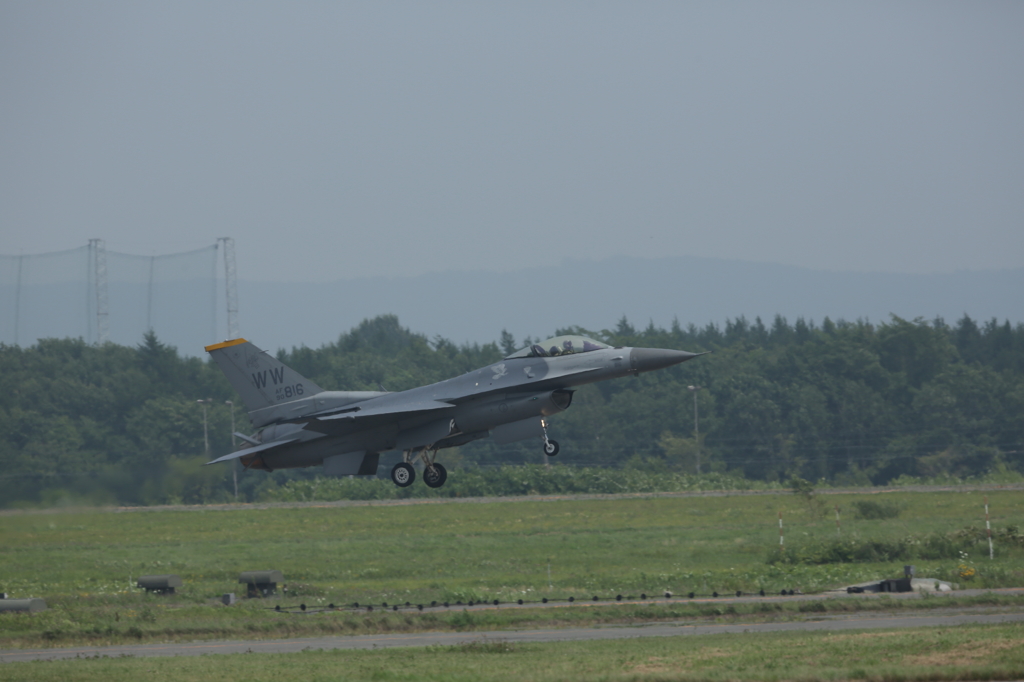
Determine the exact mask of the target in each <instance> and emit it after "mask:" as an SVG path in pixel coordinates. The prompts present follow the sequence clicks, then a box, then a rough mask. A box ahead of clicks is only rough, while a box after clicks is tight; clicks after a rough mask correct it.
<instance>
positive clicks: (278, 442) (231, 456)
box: [207, 438, 299, 464]
mask: <svg viewBox="0 0 1024 682" xmlns="http://www.w3.org/2000/svg"><path fill="white" fill-rule="evenodd" d="M297 440H299V439H298V438H289V439H288V440H276V441H274V442H273V443H264V444H263V445H257V446H256V447H254V448H246V449H245V450H235V451H234V452H232V453H231V454H229V455H224V456H223V457H218V458H217V459H215V460H213V461H210V462H207V464H216V463H217V462H227V461H228V460H231V459H238V458H239V457H245V456H246V455H254V454H256V453H257V452H263V451H264V450H271V449H273V448H277V447H281V446H282V445H287V444H288V443H294V442H295V441H297Z"/></svg>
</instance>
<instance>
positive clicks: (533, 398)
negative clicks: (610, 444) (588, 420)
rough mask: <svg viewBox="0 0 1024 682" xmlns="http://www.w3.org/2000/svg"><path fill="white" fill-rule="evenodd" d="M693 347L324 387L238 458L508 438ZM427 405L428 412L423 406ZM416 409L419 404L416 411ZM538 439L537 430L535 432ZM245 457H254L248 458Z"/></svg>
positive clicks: (507, 363) (284, 461) (305, 459)
mask: <svg viewBox="0 0 1024 682" xmlns="http://www.w3.org/2000/svg"><path fill="white" fill-rule="evenodd" d="M692 357H695V354H693V353H686V352H684V351H674V350H662V349H646V348H600V349H597V350H591V351H588V352H574V353H567V354H564V355H556V356H549V357H542V356H537V357H510V358H506V359H504V360H501V361H499V362H495V363H493V364H491V365H487V366H486V367H482V368H480V369H477V370H474V371H472V372H468V373H466V374H463V375H461V376H458V377H454V378H452V379H446V380H445V381H440V382H438V383H435V384H430V385H427V386H421V387H418V388H413V389H409V390H407V391H400V392H394V393H363V394H353V393H349V392H334V391H322V392H319V393H317V394H315V395H311V396H303V397H302V398H300V399H298V400H295V401H290V402H285V403H282V404H280V405H276V406H274V407H273V410H274V414H273V415H270V414H265V415H263V417H264V418H266V417H271V416H272V417H273V418H274V421H273V422H272V423H269V424H268V425H267V426H265V427H264V428H263V429H262V430H261V431H260V432H259V433H258V435H257V438H256V440H258V441H260V442H261V443H263V444H270V443H273V442H275V441H282V442H283V441H290V442H288V443H287V444H283V445H282V447H279V448H277V447H275V448H270V449H268V450H265V451H263V452H261V453H259V454H258V455H252V456H250V457H248V458H243V459H242V460H241V461H242V462H243V463H244V464H246V465H248V466H250V467H252V468H260V469H264V468H265V469H277V468H288V467H306V466H316V465H319V464H321V463H322V462H324V461H325V460H326V459H327V458H329V457H332V456H336V455H338V454H339V453H380V452H386V451H390V450H403V451H409V450H418V449H424V448H432V449H440V448H446V447H453V446H456V445H461V444H464V443H467V442H470V441H472V440H476V439H479V438H485V437H487V436H489V435H492V432H493V435H494V437H495V438H496V439H500V438H504V439H506V441H505V442H509V441H511V440H517V439H518V437H517V436H518V435H519V434H526V435H524V436H523V437H527V436H528V435H529V434H531V433H533V431H531V430H530V429H531V428H532V424H534V423H535V422H536V423H537V428H541V427H543V424H542V423H540V421H539V420H540V419H541V418H544V417H548V416H551V415H553V414H556V413H558V412H561V411H562V410H565V409H566V408H568V407H569V405H570V403H571V401H572V391H573V389H575V388H577V387H579V386H582V385H585V384H591V383H594V382H598V381H604V380H607V379H614V378H618V377H623V376H627V375H631V374H639V373H641V372H646V371H651V370H654V369H660V368H663V367H668V366H670V365H674V364H677V363H679V362H683V361H685V360H688V359H690V358H692ZM420 406H423V408H422V409H418V408H419V407H420ZM412 408H417V409H412ZM537 435H539V433H537ZM247 459H248V461H247Z"/></svg>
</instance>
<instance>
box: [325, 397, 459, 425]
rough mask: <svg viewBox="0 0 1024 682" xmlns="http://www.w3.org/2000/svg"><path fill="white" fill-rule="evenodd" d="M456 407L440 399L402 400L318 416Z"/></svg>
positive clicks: (352, 416)
mask: <svg viewBox="0 0 1024 682" xmlns="http://www.w3.org/2000/svg"><path fill="white" fill-rule="evenodd" d="M451 407H455V405H453V404H452V403H446V402H442V401H440V400H417V401H410V402H402V403H399V404H397V405H375V406H371V407H356V408H355V409H352V410H348V411H346V412H342V413H340V414H327V415H323V416H321V417H316V420H317V421H336V420H339V419H351V420H360V419H366V418H367V417H384V416H389V415H396V416H397V415H406V414H409V413H413V412H431V411H433V410H446V409H448V408H451Z"/></svg>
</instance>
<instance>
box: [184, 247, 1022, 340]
mask: <svg viewBox="0 0 1024 682" xmlns="http://www.w3.org/2000/svg"><path fill="white" fill-rule="evenodd" d="M1022 291H1024V268H1019V269H1013V270H998V271H983V272H968V271H963V272H955V273H947V274H924V275H917V274H892V273H867V272H838V273H837V272H824V271H819V270H812V269H809V268H800V267H793V266H786V265H774V264H769V263H751V262H744V261H735V260H721V259H712V258H696V257H680V258H657V259H641V258H628V257H619V258H611V259H608V260H604V261H598V262H594V261H567V262H565V263H563V264H561V265H559V266H551V267H537V268H528V269H524V270H519V271H516V272H507V273H486V272H447V273H438V274H430V275H419V276H415V277H400V276H394V275H382V276H379V277H367V278H359V279H349V280H339V281H336V282H330V283H310V282H291V283H276V282H257V281H241V282H240V283H239V294H240V299H241V300H240V310H241V314H240V320H241V331H242V334H243V335H244V336H246V337H248V338H250V339H251V340H253V341H254V342H255V343H257V344H258V345H261V346H263V347H265V348H268V349H270V350H275V349H277V348H281V347H285V348H290V347H292V346H298V345H303V344H305V345H307V346H311V347H317V346H320V345H321V344H323V343H327V342H330V341H333V340H335V339H336V338H337V336H338V335H339V334H340V333H341V332H343V331H347V330H348V329H350V328H351V327H353V326H354V325H356V324H358V323H359V322H360V321H361V320H362V319H364V318H367V317H373V316H376V315H380V314H384V313H394V314H396V315H398V317H399V319H400V320H401V323H402V324H403V326H406V327H409V328H410V329H412V330H413V331H415V332H421V333H425V334H427V335H428V336H431V337H433V336H435V335H440V336H443V337H445V338H447V339H451V340H452V341H455V342H456V343H462V342H466V341H468V342H480V343H487V342H490V341H494V340H496V339H497V338H498V335H499V334H500V332H501V330H502V329H508V330H509V331H510V332H511V333H512V334H513V335H514V336H515V337H516V339H517V340H521V339H522V338H523V337H525V336H526V335H531V336H547V335H550V334H552V333H553V332H554V330H555V329H556V328H559V327H565V326H569V325H579V326H581V327H585V328H588V329H601V328H608V327H612V326H614V325H615V323H616V321H617V320H618V319H619V318H621V317H622V316H623V315H626V316H627V317H628V318H629V320H630V322H632V323H633V324H634V326H639V327H643V326H646V325H647V323H648V322H649V321H651V320H653V321H654V323H655V324H656V325H658V326H663V327H668V326H669V325H671V323H672V320H673V319H674V318H677V319H678V320H679V322H680V324H682V325H683V326H686V325H688V324H690V323H692V324H695V325H698V326H703V325H705V324H707V323H709V322H714V323H718V324H721V323H722V322H724V321H725V320H726V319H727V318H735V317H739V316H741V315H743V316H746V317H747V318H748V319H750V320H753V319H754V318H755V317H757V316H760V317H761V318H762V319H764V321H765V322H766V323H769V322H770V320H771V319H772V318H773V317H774V316H775V315H776V314H781V315H783V316H785V317H786V318H788V319H789V321H790V322H793V321H794V320H795V319H796V318H797V317H804V318H805V319H810V320H814V321H815V322H817V323H820V322H821V320H822V319H823V318H824V317H826V316H828V317H830V318H832V319H833V320H837V319H847V320H855V319H858V318H865V319H868V320H870V321H874V322H877V321H883V320H888V319H889V315H890V314H896V315H898V316H900V317H903V318H907V319H913V318H916V317H924V318H926V319H932V318H934V317H937V316H938V317H943V318H945V319H946V321H947V322H951V323H952V322H955V321H956V320H957V319H959V318H960V317H962V316H963V314H964V313H965V312H966V313H967V314H969V315H970V316H971V317H972V318H974V319H975V320H987V319H990V318H992V317H996V318H998V319H999V320H1000V321H1003V320H1006V319H1009V320H1010V321H1011V322H1013V323H1015V324H1016V323H1018V322H1022V321H1024V296H1021V292H1022ZM204 322H206V318H205V317H204V318H203V319H202V320H201V321H200V322H199V324H197V327H198V328H200V329H209V324H205V325H204V324H202V323H204ZM179 350H181V351H182V352H184V353H188V354H191V352H193V351H194V349H190V348H179Z"/></svg>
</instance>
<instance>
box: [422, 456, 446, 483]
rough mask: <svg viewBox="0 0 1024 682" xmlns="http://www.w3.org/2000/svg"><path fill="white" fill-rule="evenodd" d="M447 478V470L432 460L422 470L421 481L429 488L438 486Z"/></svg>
mask: <svg viewBox="0 0 1024 682" xmlns="http://www.w3.org/2000/svg"><path fill="white" fill-rule="evenodd" d="M447 480H448V472H447V471H446V470H445V468H444V465H442V464H440V463H439V462H434V463H433V464H431V465H430V466H428V467H427V468H426V469H424V470H423V482H424V483H426V484H427V485H428V486H430V487H431V488H440V487H441V486H443V485H444V482H445V481H447Z"/></svg>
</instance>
